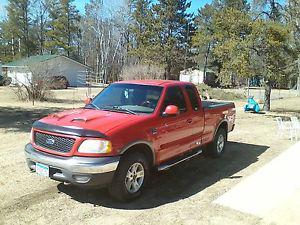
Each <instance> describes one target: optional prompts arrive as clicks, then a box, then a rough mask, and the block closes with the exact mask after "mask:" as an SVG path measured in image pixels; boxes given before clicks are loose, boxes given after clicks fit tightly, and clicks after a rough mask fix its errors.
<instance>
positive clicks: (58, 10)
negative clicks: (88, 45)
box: [45, 0, 80, 57]
mask: <svg viewBox="0 0 300 225" xmlns="http://www.w3.org/2000/svg"><path fill="white" fill-rule="evenodd" d="M72 2H73V0H51V1H49V17H50V22H49V27H48V31H47V37H48V40H47V41H46V43H45V46H46V48H47V49H48V50H49V51H50V52H51V53H64V54H66V55H67V56H68V57H74V56H75V55H76V46H77V47H78V38H79V33H80V32H79V21H80V16H79V12H78V10H77V9H76V7H75V6H74V5H73V4H72Z"/></svg>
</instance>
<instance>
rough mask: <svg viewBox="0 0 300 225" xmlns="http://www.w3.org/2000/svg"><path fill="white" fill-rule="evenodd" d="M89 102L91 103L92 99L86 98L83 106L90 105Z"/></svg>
mask: <svg viewBox="0 0 300 225" xmlns="http://www.w3.org/2000/svg"><path fill="white" fill-rule="evenodd" d="M91 102H92V98H86V99H85V100H84V104H86V105H88V104H90V103H91Z"/></svg>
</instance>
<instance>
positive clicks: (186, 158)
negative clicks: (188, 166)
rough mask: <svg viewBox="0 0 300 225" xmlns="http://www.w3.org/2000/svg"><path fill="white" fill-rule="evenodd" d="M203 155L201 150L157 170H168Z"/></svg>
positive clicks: (167, 163) (163, 165)
mask: <svg viewBox="0 0 300 225" xmlns="http://www.w3.org/2000/svg"><path fill="white" fill-rule="evenodd" d="M201 153H202V150H201V149H199V150H197V151H196V152H194V153H192V154H188V155H186V156H184V157H183V158H182V157H180V158H179V159H175V160H172V161H169V162H166V163H165V164H162V165H160V166H159V167H158V168H157V169H158V171H162V170H167V169H169V168H171V167H172V166H175V165H177V164H179V163H181V162H184V161H186V160H189V159H191V158H193V157H195V156H197V155H200V154H201Z"/></svg>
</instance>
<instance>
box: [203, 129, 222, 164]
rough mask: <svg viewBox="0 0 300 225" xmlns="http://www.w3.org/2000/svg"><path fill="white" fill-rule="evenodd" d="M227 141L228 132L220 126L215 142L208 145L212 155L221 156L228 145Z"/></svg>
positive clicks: (209, 152)
mask: <svg viewBox="0 0 300 225" xmlns="http://www.w3.org/2000/svg"><path fill="white" fill-rule="evenodd" d="M226 143H227V133H226V130H225V129H224V128H219V130H218V131H217V133H216V135H215V138H214V140H213V142H212V143H211V144H210V145H209V146H208V149H207V150H208V154H209V155H210V156H211V157H214V158H218V157H220V156H221V155H222V154H223V152H224V150H225V147H226Z"/></svg>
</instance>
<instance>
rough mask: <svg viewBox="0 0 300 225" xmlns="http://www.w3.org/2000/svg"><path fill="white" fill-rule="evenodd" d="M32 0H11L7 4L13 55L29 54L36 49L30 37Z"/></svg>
mask: <svg viewBox="0 0 300 225" xmlns="http://www.w3.org/2000/svg"><path fill="white" fill-rule="evenodd" d="M29 8H30V1H29V0H9V1H8V6H7V15H8V26H9V31H10V32H9V34H10V36H11V46H12V52H13V55H16V54H20V55H21V56H29V55H31V54H32V53H33V51H34V45H33V42H32V39H31V37H30V22H31V19H30V16H29Z"/></svg>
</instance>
